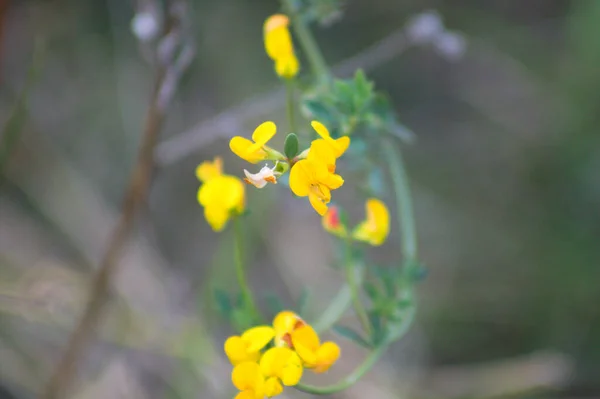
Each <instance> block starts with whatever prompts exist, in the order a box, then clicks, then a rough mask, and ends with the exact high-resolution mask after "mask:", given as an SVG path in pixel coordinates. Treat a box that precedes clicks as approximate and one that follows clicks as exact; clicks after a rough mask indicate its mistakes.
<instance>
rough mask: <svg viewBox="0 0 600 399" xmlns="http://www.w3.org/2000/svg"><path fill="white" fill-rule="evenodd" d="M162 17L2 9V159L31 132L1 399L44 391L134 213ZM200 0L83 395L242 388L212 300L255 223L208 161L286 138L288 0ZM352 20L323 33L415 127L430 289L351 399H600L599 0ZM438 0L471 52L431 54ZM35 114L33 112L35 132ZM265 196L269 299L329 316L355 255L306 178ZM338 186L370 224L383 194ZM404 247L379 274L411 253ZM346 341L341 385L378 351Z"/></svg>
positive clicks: (19, 2)
mask: <svg viewBox="0 0 600 399" xmlns="http://www.w3.org/2000/svg"><path fill="white" fill-rule="evenodd" d="M141 4H143V2H139V3H134V2H128V1H123V0H94V1H81V0H13V1H10V0H3V1H0V10H1V12H0V23H1V32H2V38H1V48H0V79H1V80H0V121H2V124H3V131H2V133H0V134H1V135H2V136H0V141H1V143H2V145H4V144H5V143H6V142H7V134H8V133H9V132H13V131H14V130H15V129H14V126H15V125H17V126H18V127H19V129H18V131H19V132H18V137H17V139H16V142H15V145H14V146H12V148H11V151H10V154H8V157H7V161H6V162H5V163H4V165H3V169H2V170H1V172H0V173H1V177H0V178H1V180H0V397H2V398H19V399H20V398H33V397H36V395H38V394H39V393H40V392H41V390H42V388H43V387H44V385H45V384H46V382H47V380H48V378H49V376H50V374H51V372H52V370H53V368H54V367H55V365H56V363H57V361H58V359H59V358H60V355H61V353H62V350H63V349H64V346H65V344H66V342H67V339H68V336H69V334H70V332H71V331H72V329H73V326H74V323H75V322H76V320H77V318H78V316H79V314H80V312H81V310H82V307H83V305H84V304H85V301H86V298H87V295H88V292H89V288H90V279H91V276H92V273H93V271H94V270H95V269H96V268H97V266H98V263H99V259H100V258H101V255H102V253H103V251H104V249H105V248H106V243H107V240H108V235H109V232H110V229H111V228H112V226H113V225H114V224H115V222H116V219H117V217H118V215H119V212H120V204H121V199H122V197H123V192H124V190H125V186H126V184H127V181H128V178H129V174H130V171H131V168H132V166H133V164H134V161H135V157H136V152H137V147H138V144H139V140H140V136H141V131H142V129H143V121H144V117H145V113H146V109H147V107H148V103H149V98H150V95H151V92H152V81H153V79H154V78H153V76H154V74H155V69H154V68H153V67H152V65H151V64H150V63H148V61H147V59H148V57H147V49H145V48H144V46H143V45H140V43H139V41H138V40H137V39H136V37H135V36H134V35H133V34H132V31H131V29H130V24H131V20H132V18H133V17H134V15H135V13H136V7H141ZM188 6H189V9H188V10H187V14H186V15H187V16H188V17H189V22H190V25H189V34H190V36H191V38H192V39H193V44H194V48H195V57H194V59H193V62H192V64H191V65H190V67H189V68H188V70H187V72H186V73H185V74H184V75H183V76H182V79H181V82H180V85H179V87H178V89H177V91H176V93H175V94H174V97H173V100H172V103H171V106H170V107H169V110H168V112H167V116H166V123H165V125H164V127H163V129H162V130H161V133H160V143H159V145H158V148H157V151H156V159H157V162H158V168H157V170H156V175H155V179H154V181H153V184H152V188H151V190H150V195H149V197H148V199H147V201H145V203H144V206H143V207H142V208H143V209H142V210H141V211H140V212H139V213H138V216H137V219H136V225H135V226H136V227H135V229H134V233H133V234H132V236H131V238H130V239H129V240H128V243H127V249H126V251H125V252H124V254H123V258H122V261H121V262H120V266H121V267H120V268H119V272H118V274H117V276H115V279H114V284H113V286H112V289H111V295H110V298H109V300H108V304H107V313H106V314H105V317H103V318H102V320H101V322H100V324H99V326H98V328H97V329H96V331H95V333H96V334H95V339H94V341H93V343H92V344H91V345H90V346H89V347H88V348H87V350H86V352H85V356H84V358H83V360H82V361H81V362H80V363H79V364H78V366H77V370H76V379H75V382H74V384H72V386H71V389H70V391H69V394H68V397H73V398H227V397H232V396H233V394H234V389H233V387H232V386H231V384H230V379H229V372H230V368H229V366H228V364H227V362H226V359H225V358H224V355H223V353H222V350H221V348H222V342H223V340H224V339H225V337H226V336H227V334H230V333H231V332H232V330H231V328H230V327H229V326H228V325H227V323H225V322H224V321H223V320H222V319H221V318H219V317H218V315H217V314H216V312H215V304H214V300H213V295H212V292H213V291H214V289H215V287H221V288H224V289H225V290H229V291H231V292H233V291H234V290H235V283H234V280H233V278H232V270H233V265H232V261H233V258H232V253H231V240H232V235H231V233H232V232H231V229H227V230H226V231H225V232H223V233H219V234H216V233H214V232H213V231H212V230H211V229H210V228H209V226H208V225H207V224H206V222H205V220H204V218H203V214H202V209H201V208H200V207H199V206H198V204H197V202H196V191H197V188H198V182H197V181H196V179H195V176H194V173H193V172H194V168H195V166H196V165H197V164H198V163H200V162H201V161H203V160H206V159H211V158H212V157H213V156H215V155H222V156H223V157H224V159H225V169H226V171H227V172H228V173H231V174H236V175H240V174H241V173H240V172H241V170H242V167H243V166H245V165H244V164H243V163H242V162H241V161H240V160H238V159H235V157H234V156H233V155H232V154H231V153H230V152H229V150H228V145H227V141H228V137H230V136H232V135H234V134H241V135H248V134H249V133H250V132H251V131H252V129H253V128H254V127H255V126H256V125H257V124H258V123H260V122H262V121H263V120H266V119H272V120H274V121H275V122H277V123H279V124H281V126H286V119H285V109H284V108H283V107H282V105H283V102H282V101H281V97H280V96H281V92H280V89H281V87H280V83H279V82H278V80H277V79H276V77H275V75H274V74H273V71H272V64H271V61H270V60H269V59H268V58H267V57H266V55H265V54H264V50H263V44H262V23H263V21H264V19H265V18H266V17H267V16H268V15H269V14H271V13H274V12H276V11H277V10H278V3H277V2H276V1H275V0H260V1H257V0H254V1H244V0H220V1H200V0H194V1H190V2H189V5H188ZM138 10H139V9H138ZM342 10H343V13H342V14H341V16H340V18H339V19H338V20H335V21H331V22H332V23H330V24H326V25H324V26H315V33H316V37H317V39H318V41H319V43H320V45H321V46H322V48H323V51H324V54H325V58H326V60H327V62H328V63H329V64H330V65H334V66H336V65H340V64H341V65H342V66H343V65H344V62H346V61H348V60H349V59H350V60H351V61H353V62H354V61H356V62H358V64H356V63H355V64H352V65H353V66H364V67H365V68H366V69H367V74H368V76H370V77H371V78H372V79H373V80H374V81H375V82H376V86H377V88H378V89H379V90H383V91H386V92H388V93H389V94H390V96H391V98H392V101H393V104H394V107H395V108H396V110H397V112H398V115H399V118H400V120H401V121H402V123H403V124H404V125H405V126H407V127H408V128H409V129H410V130H412V131H413V132H414V134H415V137H416V139H415V141H414V143H413V144H411V145H403V146H402V147H403V150H404V154H405V157H406V161H407V167H408V171H409V173H410V177H411V181H412V185H413V190H414V193H413V194H414V201H415V207H416V220H417V224H418V235H419V245H420V256H421V259H422V261H423V263H424V264H425V265H426V266H427V268H428V270H429V274H428V277H427V279H426V280H425V281H424V282H423V283H421V285H420V286H419V289H418V296H419V313H418V318H417V323H416V324H415V326H414V327H413V328H412V330H411V333H410V334H409V335H408V336H407V337H406V338H405V339H404V340H403V341H402V342H399V343H397V344H396V345H394V346H393V348H392V349H391V350H390V351H389V352H388V353H387V354H386V356H385V357H384V358H383V360H382V361H381V362H380V363H378V364H377V366H376V367H375V368H374V370H373V371H372V372H371V373H369V374H368V375H367V376H366V377H365V378H364V379H363V380H361V381H360V382H358V383H357V384H356V385H355V386H354V387H352V388H351V389H349V390H347V391H345V392H342V393H339V394H336V395H335V396H334V397H336V398H349V399H350V398H490V397H527V398H531V397H564V398H584V397H597V395H600V306H599V305H600V285H599V284H600V243H599V238H600V133H599V131H600V119H599V118H600V117H599V115H600V113H599V111H600V108H599V107H600V94H599V93H600V1H598V0H571V1H567V0H528V1H521V0H445V1H442V0H438V1H434V0H427V1H425V0H403V1H393V0H372V1H360V0H349V1H347V2H345V3H344V6H343V9H342ZM428 10H435V11H437V13H438V15H439V16H440V17H441V18H442V20H443V22H444V24H445V26H446V28H447V29H448V30H449V31H451V32H453V34H456V35H458V36H456V37H458V38H459V39H460V40H459V41H458V44H459V45H461V46H462V44H464V45H465V47H464V49H463V48H462V47H461V46H459V47H458V49H457V48H456V46H454V47H452V46H451V47H452V48H451V49H450V51H443V50H444V49H443V48H442V49H440V48H438V47H436V46H434V45H431V44H427V45H413V43H411V42H410V40H408V39H407V36H406V32H407V31H406V29H407V28H406V27H407V26H409V25H410V21H411V20H414V18H415V16H417V15H419V14H421V13H423V12H425V11H428ZM456 37H455V38H456ZM382 40H384V42H383V43H384V44H385V45H382V46H379V47H377V44H378V43H379V44H382V42H381V41H382ZM36 42H37V43H38V44H37V46H36V44H35V43H36ZM452 44H454V45H456V41H455V42H452V43H451V45H452ZM373 45H375V49H376V51H375V53H369V52H368V51H370V50H373V49H374V47H373ZM365 50H366V51H367V53H366V56H365ZM446 50H447V49H446ZM457 50H458V51H457ZM357 54H358V55H359V57H358V59H354V58H353V57H355V56H356V55H357ZM361 55H362V58H361ZM301 56H302V54H301ZM36 60H37V61H36ZM32 65H33V69H35V72H36V73H34V75H35V77H33V78H28V70H30V67H31V66H32ZM304 65H306V63H305V62H304ZM342 69H343V68H342ZM304 71H305V72H306V71H308V68H307V67H305V68H304ZM342 72H344V71H342ZM347 72H348V71H347V70H346V71H345V73H346V76H347V75H348V73H347ZM350 72H351V71H350ZM27 82H29V83H27ZM27 85H29V89H28V90H27V92H26V95H25V96H24V95H23V93H24V91H23V90H24V87H25V86H27ZM20 105H24V106H20ZM15 109H19V110H23V112H19V118H20V120H19V121H17V122H18V123H16V124H15V121H14V118H12V117H11V116H14V113H15ZM9 121H10V122H11V124H10V126H9V124H8V122H9ZM11 127H12V128H13V129H12V130H11ZM342 168H343V166H342ZM351 179H352V178H351V176H346V180H347V181H348V180H351ZM248 192H249V194H248V195H249V206H250V208H251V209H252V212H251V214H250V216H249V217H248V224H247V226H246V233H247V235H246V238H247V241H246V243H245V244H246V249H247V254H248V257H249V264H250V267H249V269H250V275H251V283H252V285H253V286H254V287H255V290H256V291H257V292H260V293H261V297H262V300H261V301H262V302H261V304H262V306H263V307H264V309H265V311H267V312H268V300H267V294H268V293H271V294H276V295H278V296H279V297H281V298H282V300H283V301H284V302H285V303H286V304H288V305H289V306H293V304H294V303H295V301H296V300H297V299H298V297H299V296H300V295H301V292H302V289H303V287H309V288H310V289H311V296H310V301H309V304H308V311H309V314H312V315H316V314H318V311H319V310H320V309H321V308H322V307H323V306H324V305H325V304H326V302H327V300H328V299H329V298H331V297H332V296H333V294H334V293H335V291H336V288H337V287H339V285H340V284H341V283H342V277H341V276H340V275H339V273H338V272H337V271H335V270H333V269H331V268H328V267H327V264H328V263H329V262H330V261H331V259H332V252H333V250H332V243H331V241H330V240H329V239H328V237H327V235H326V234H325V233H324V232H323V231H322V230H321V227H320V222H319V218H318V216H317V215H316V214H315V213H314V211H313V210H312V209H310V207H309V205H308V201H303V200H301V199H294V198H292V197H291V195H289V193H287V192H286V190H285V189H284V188H283V187H280V186H278V187H269V188H268V190H263V191H261V192H259V191H257V190H254V189H249V190H248ZM336 194H337V195H336V200H337V201H338V202H339V203H341V204H343V205H344V206H346V207H348V209H350V210H351V214H352V217H353V218H355V220H358V218H360V217H361V214H362V205H361V202H362V200H361V199H360V198H357V197H356V194H355V192H354V191H353V190H352V189H351V185H349V186H348V188H343V189H341V190H339V191H338V192H336ZM387 200H388V201H390V200H391V197H390V196H388V197H387ZM394 226H395V225H394ZM397 235H398V232H397V231H395V230H393V231H392V237H391V239H390V241H389V243H388V244H386V245H385V246H384V247H382V248H381V249H379V250H377V251H373V257H374V259H392V258H394V257H396V256H398V255H399V250H398V248H397V246H396V245H395V244H394V243H395V242H397V241H396V240H397ZM263 294H264V295H263ZM353 320H354V319H353V317H352V315H351V314H348V315H347V317H346V318H345V322H346V323H347V324H348V325H352V324H353V323H354V321H353ZM334 338H335V337H334ZM336 339H339V338H336ZM340 342H342V344H343V350H344V361H343V362H342V363H341V364H340V365H339V367H337V368H335V369H334V370H332V371H331V372H330V373H329V374H327V375H326V376H324V377H323V378H322V379H321V380H319V382H321V383H325V382H332V381H335V380H336V379H337V378H338V377H340V376H342V375H343V374H344V373H345V372H347V371H349V370H351V369H352V366H353V365H355V364H357V363H358V362H359V361H360V359H361V358H362V357H363V356H364V352H363V351H362V350H360V349H357V348H354V347H352V346H351V345H350V344H348V343H347V342H344V341H340ZM286 396H288V397H298V398H301V397H308V395H306V394H302V393H298V392H294V391H293V390H288V391H286Z"/></svg>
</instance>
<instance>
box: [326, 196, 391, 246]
mask: <svg viewBox="0 0 600 399" xmlns="http://www.w3.org/2000/svg"><path fill="white" fill-rule="evenodd" d="M365 209H366V214H367V215H366V218H365V220H363V221H362V222H360V223H359V224H358V225H357V226H356V227H355V228H354V229H353V230H352V233H350V234H349V233H348V228H347V227H346V225H345V224H344V222H343V221H342V218H341V217H340V210H339V209H338V208H337V207H335V206H333V207H331V208H329V210H328V211H327V213H326V214H325V215H324V216H323V218H322V225H323V228H324V229H325V230H326V231H328V232H329V233H331V234H333V235H336V236H338V237H340V238H348V237H351V238H352V239H354V240H358V241H364V242H367V243H369V244H371V245H373V246H379V245H381V244H383V243H384V242H385V240H386V238H387V236H388V234H389V232H390V212H389V211H388V209H387V206H386V205H385V204H384V203H383V202H382V201H380V200H378V199H377V198H369V199H368V200H367V202H366V203H365Z"/></svg>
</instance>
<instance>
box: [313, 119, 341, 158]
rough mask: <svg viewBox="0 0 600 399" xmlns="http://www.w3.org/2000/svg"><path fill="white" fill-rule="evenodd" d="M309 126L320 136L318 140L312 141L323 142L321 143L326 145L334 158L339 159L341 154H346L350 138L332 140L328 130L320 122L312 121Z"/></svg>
mask: <svg viewBox="0 0 600 399" xmlns="http://www.w3.org/2000/svg"><path fill="white" fill-rule="evenodd" d="M310 125H311V126H312V127H313V129H315V131H316V132H317V134H318V135H319V136H321V138H320V139H316V140H314V141H320V140H323V142H325V143H327V145H328V146H329V147H330V148H331V151H332V152H333V154H334V156H335V157H336V158H339V157H341V156H342V154H343V153H344V152H346V150H347V149H348V146H349V145H350V137H348V136H342V137H340V138H339V139H333V138H332V137H331V135H330V134H329V130H327V128H326V127H325V125H323V124H322V123H321V122H319V121H312V122H311V123H310ZM314 141H313V143H314Z"/></svg>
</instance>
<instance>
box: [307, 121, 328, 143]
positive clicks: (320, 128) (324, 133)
mask: <svg viewBox="0 0 600 399" xmlns="http://www.w3.org/2000/svg"><path fill="white" fill-rule="evenodd" d="M310 125H311V126H312V128H313V129H315V131H316V132H317V134H318V135H319V136H321V137H322V138H324V139H328V138H330V137H331V135H330V134H329V130H328V129H327V128H326V127H325V125H324V124H322V123H321V122H319V121H312V122H311V123H310Z"/></svg>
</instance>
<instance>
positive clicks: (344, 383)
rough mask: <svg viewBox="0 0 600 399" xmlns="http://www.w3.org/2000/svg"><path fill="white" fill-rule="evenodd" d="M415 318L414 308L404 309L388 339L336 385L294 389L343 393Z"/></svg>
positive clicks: (303, 385)
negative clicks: (404, 313) (404, 311)
mask: <svg viewBox="0 0 600 399" xmlns="http://www.w3.org/2000/svg"><path fill="white" fill-rule="evenodd" d="M414 317H415V307H414V305H411V306H410V307H409V308H407V309H406V315H405V316H404V318H403V320H402V322H401V323H400V324H399V325H398V326H397V327H396V328H395V329H393V330H392V331H391V333H390V336H389V338H388V339H387V340H386V341H385V342H383V343H382V344H381V345H380V346H377V347H376V348H375V349H373V351H372V352H371V353H369V355H368V356H367V357H366V358H365V360H363V362H362V363H361V364H360V365H359V366H358V367H357V368H356V369H354V371H353V372H352V373H350V374H348V376H346V378H344V379H343V380H341V381H340V382H338V383H337V384H333V385H328V386H324V387H317V386H314V385H307V384H302V383H300V384H298V385H296V386H295V388H296V389H298V390H299V391H302V392H306V393H311V394H314V395H330V394H332V393H336V392H339V391H343V390H344V389H346V388H348V387H350V386H352V385H353V384H354V383H356V382H357V381H358V380H359V379H360V378H361V377H362V376H363V375H365V374H366V373H367V372H368V371H369V370H370V369H371V368H372V367H373V365H374V364H375V363H376V362H377V361H378V360H379V358H380V357H381V355H383V353H384V352H385V351H386V349H387V348H388V345H389V344H390V343H392V342H393V341H396V340H397V339H399V338H400V337H402V336H403V335H404V334H405V333H406V332H407V331H408V328H409V327H410V326H411V324H412V322H413V319H414Z"/></svg>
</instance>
